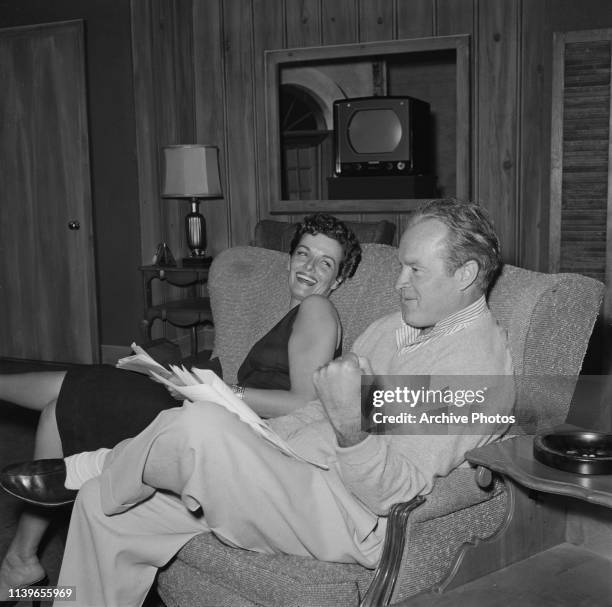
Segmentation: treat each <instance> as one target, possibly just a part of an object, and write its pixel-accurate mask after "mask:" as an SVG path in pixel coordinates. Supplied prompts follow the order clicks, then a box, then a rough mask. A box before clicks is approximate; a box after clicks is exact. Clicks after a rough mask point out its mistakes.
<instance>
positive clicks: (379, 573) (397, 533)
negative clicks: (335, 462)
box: [359, 495, 425, 607]
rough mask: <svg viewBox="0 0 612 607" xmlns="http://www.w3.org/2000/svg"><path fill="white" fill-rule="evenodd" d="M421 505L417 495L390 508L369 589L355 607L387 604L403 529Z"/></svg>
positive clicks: (401, 549) (401, 550)
mask: <svg viewBox="0 0 612 607" xmlns="http://www.w3.org/2000/svg"><path fill="white" fill-rule="evenodd" d="M424 501H425V498H424V497H423V496H421V495H417V496H416V497H415V498H413V499H412V500H410V501H409V502H402V503H399V504H394V505H393V506H392V508H391V510H390V511H389V517H388V522H387V532H386V534H385V543H384V544H383V549H382V555H381V557H380V562H379V564H378V567H377V568H376V571H375V573H374V577H373V578H372V582H371V583H370V587H369V588H368V590H367V592H366V593H365V595H364V597H363V600H362V601H361V603H359V607H386V606H387V605H389V603H390V602H391V595H392V594H393V589H394V588H395V582H396V580H397V576H398V573H399V568H400V565H401V562H402V555H403V554H404V546H405V544H406V527H407V525H408V517H409V516H410V513H411V512H412V511H413V510H414V509H415V508H417V507H418V506H420V505H421V504H422V503H423V502H424Z"/></svg>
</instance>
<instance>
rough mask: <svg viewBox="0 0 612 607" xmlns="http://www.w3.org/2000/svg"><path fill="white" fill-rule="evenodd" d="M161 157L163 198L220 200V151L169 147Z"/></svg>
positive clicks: (210, 147) (209, 148) (212, 147)
mask: <svg viewBox="0 0 612 607" xmlns="http://www.w3.org/2000/svg"><path fill="white" fill-rule="evenodd" d="M163 153H164V171H163V174H164V182H163V188H162V196H163V197H164V198H220V197H221V195H222V194H221V182H220V180H219V150H218V148H217V147H216V146H214V145H197V144H195V145H168V146H164V148H163Z"/></svg>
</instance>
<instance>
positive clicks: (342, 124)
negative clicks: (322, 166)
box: [333, 96, 432, 177]
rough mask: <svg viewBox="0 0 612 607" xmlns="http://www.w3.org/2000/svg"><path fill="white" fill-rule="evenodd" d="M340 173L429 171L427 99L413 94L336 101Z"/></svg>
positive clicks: (336, 140)
mask: <svg viewBox="0 0 612 607" xmlns="http://www.w3.org/2000/svg"><path fill="white" fill-rule="evenodd" d="M333 110H334V112H333V113H334V132H333V135H334V155H335V171H334V172H335V174H336V175H337V176H343V177H344V176H352V175H355V176H358V175H420V174H428V173H430V172H431V167H430V166H429V165H430V149H431V145H430V142H431V137H432V136H431V132H430V126H429V124H430V120H429V104H428V103H427V102H425V101H422V100H420V99H415V98H414V97H395V96H385V97H356V98H353V99H341V100H337V101H334V108H333Z"/></svg>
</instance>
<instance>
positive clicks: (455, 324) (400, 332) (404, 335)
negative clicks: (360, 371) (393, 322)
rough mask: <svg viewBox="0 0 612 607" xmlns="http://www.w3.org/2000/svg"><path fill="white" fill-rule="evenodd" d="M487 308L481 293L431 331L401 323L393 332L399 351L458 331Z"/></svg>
mask: <svg viewBox="0 0 612 607" xmlns="http://www.w3.org/2000/svg"><path fill="white" fill-rule="evenodd" d="M486 310H487V301H486V299H485V296H484V295H482V296H481V297H480V298H479V299H477V300H476V301H475V302H474V303H472V304H470V305H469V306H467V307H465V308H463V309H462V310H459V311H458V312H455V313H454V314H451V315H450V316H447V317H446V318H445V319H443V320H441V321H440V322H437V323H436V324H435V325H434V326H433V328H432V329H431V331H429V332H427V333H424V332H423V329H419V328H417V327H412V326H410V325H407V324H405V323H404V324H403V325H402V326H401V327H400V328H399V329H397V331H396V332H395V341H396V344H397V349H398V351H399V352H401V351H403V350H404V349H405V348H409V347H412V346H416V345H417V344H421V343H424V342H426V341H430V340H432V339H438V338H439V337H442V336H443V335H450V334H451V333H455V332H456V331H460V330H461V329H463V328H464V327H466V326H467V325H469V324H470V323H471V322H473V321H474V320H476V319H477V318H478V317H479V316H480V315H481V314H483V313H484V312H485V311H486Z"/></svg>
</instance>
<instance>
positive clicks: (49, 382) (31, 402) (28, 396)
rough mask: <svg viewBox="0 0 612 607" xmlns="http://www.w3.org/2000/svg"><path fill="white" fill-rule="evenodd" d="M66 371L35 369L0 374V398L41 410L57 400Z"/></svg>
mask: <svg viewBox="0 0 612 607" xmlns="http://www.w3.org/2000/svg"><path fill="white" fill-rule="evenodd" d="M64 377H66V371H36V372H33V373H7V374H1V375H0V400H6V401H9V402H11V403H15V404H16V405H20V406H22V407H26V408H27V409H34V410H36V411H42V410H43V409H44V408H45V407H46V406H47V405H48V404H50V403H51V402H54V401H56V400H57V397H58V396H59V393H60V389H61V387H62V384H63V383H64Z"/></svg>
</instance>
